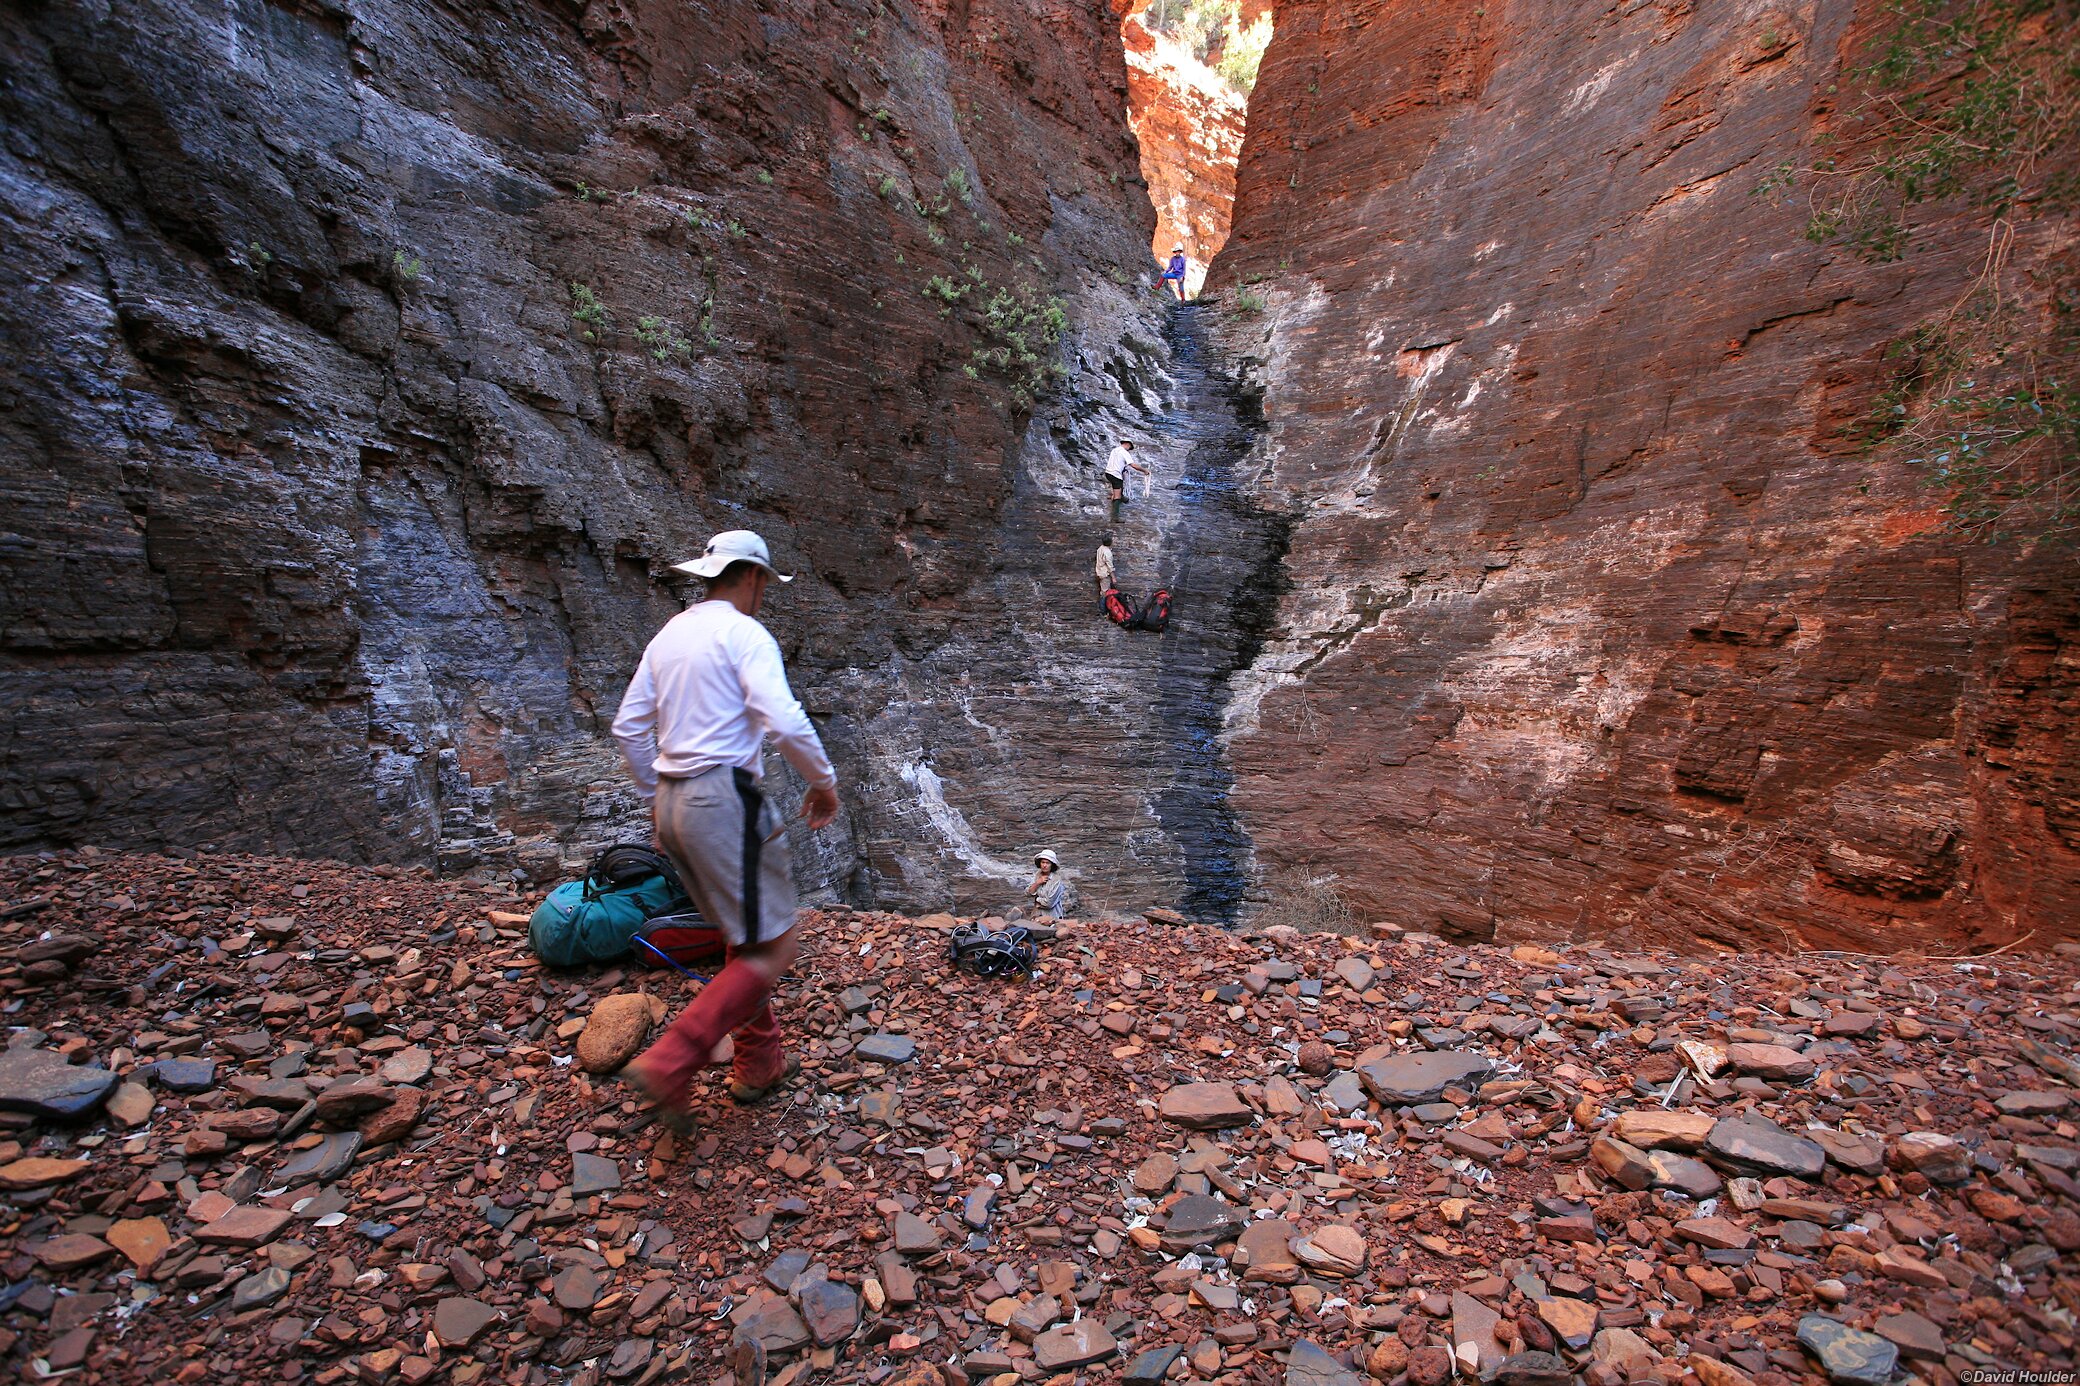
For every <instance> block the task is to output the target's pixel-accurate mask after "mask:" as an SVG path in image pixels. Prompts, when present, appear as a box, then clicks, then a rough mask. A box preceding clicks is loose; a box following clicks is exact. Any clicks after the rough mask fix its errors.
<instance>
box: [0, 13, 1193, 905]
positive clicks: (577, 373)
mask: <svg viewBox="0 0 2080 1386" xmlns="http://www.w3.org/2000/svg"><path fill="white" fill-rule="evenodd" d="M1116 24H1117V20H1116V17H1115V16H1114V15H1113V14H1111V13H1109V12H1105V11H1103V10H1102V9H1090V10H1085V9H1077V8H1069V9H1063V8H1059V7H1047V6H1037V5H1030V4H1025V3H1019V2H1018V0H983V2H982V3H976V4H964V5H960V6H944V5H937V4H921V5H914V6H913V5H910V4H895V5H886V4H880V5H865V4H860V5H849V6H840V7H839V8H838V9H836V10H831V9H829V8H828V7H825V8H823V9H817V10H814V11H813V12H812V11H811V10H810V9H809V8H806V7H801V6H792V5H787V4H781V5H777V6H772V7H767V8H765V9H762V10H761V9H754V8H751V7H744V6H735V7H725V8H724V9H721V10H701V9H698V8H694V9H689V8H687V7H685V6H681V5H667V4H661V3H640V2H639V3H621V4H606V3H599V4H591V5H569V6H567V5H546V4H540V5H536V4H522V5H519V6H516V7H509V8H507V9H502V10H499V11H496V12H493V11H477V10H466V11H456V10H453V9H451V8H449V7H442V6H435V5H429V4H422V3H416V0H399V2H398V3H384V4H359V3H357V4H351V5H337V6H335V5H311V6H280V5H272V4H265V3H259V0H236V3H233V4H231V5H228V6H224V7H219V8H217V9H215V10H212V11H209V12H208V13H206V14H205V13H203V12H200V11H197V10H195V9H193V8H192V7H189V6H183V5H171V4H145V5H137V6H126V7H121V8H119V9H117V10H115V11H102V10H97V9H95V8H94V7H89V6H84V5H66V4H59V5H50V6H43V7H38V8H35V9H33V10H24V11H14V12H10V13H9V14H8V15H7V16H6V17H5V18H4V19H0V25H4V26H5V45H4V47H5V51H6V52H7V53H8V55H9V58H8V80H7V82H6V84H5V87H4V92H0V101H4V102H5V107H4V119H5V124H6V127H7V129H8V131H9V137H8V140H7V141H6V144H5V146H4V148H0V160H4V161H5V177H6V185H7V188H8V190H9V191H8V194H7V198H6V205H5V209H4V222H0V228H4V229H0V237H4V244H5V246H6V255H5V256H4V260H0V330H4V332H5V333H6V340H7V345H8V358H9V363H10V365H9V368H8V406H9V407H8V409H7V410H6V411H5V418H4V420H0V475H4V478H5V485H6V489H7V493H8V495H9V498H10V506H9V513H8V515H7V517H6V519H5V521H4V522H0V527H4V529H5V531H6V536H5V537H6V542H5V544H4V545H0V565H4V569H5V574H6V580H5V583H4V584H0V593H4V595H0V718H4V728H5V735H4V737H0V747H4V749H0V758H4V759H0V850H19V849H23V848H37V847H46V846H51V845H57V844H63V843H67V842H76V841H83V842H95V843H101V844H108V845H135V846H195V845H198V844H212V843H213V844H216V845H220V846H226V847H250V848H266V849H270V850H276V851H293V852H301V853H311V854H325V855H338V856H344V857H348V858H354V859H378V860H409V861H429V860H437V861H439V862H440V863H441V864H442V865H443V866H445V867H448V868H450V869H463V868H468V867H472V866H487V865H501V866H502V865H510V864H514V863H517V864H519V865H520V866H521V867H523V868H531V869H533V870H534V871H536V872H538V873H541V874H548V873H552V872H555V871H557V870H561V869H566V868H567V866H568V864H569V862H570V861H571V860H572V859H574V858H576V857H579V856H581V855H582V854H583V852H584V851H585V849H587V848H588V847H590V846H592V845H594V844H596V843H598V842H600V841H604V840H611V839H615V838H618V837H624V836H632V835H638V834H640V833H641V831H642V824H641V809H640V805H639V804H638V803H637V802H636V801H635V799H634V798H633V797H632V795H631V794H630V792H629V791H628V789H627V788H626V786H625V785H624V784H623V782H622V779H621V776H620V772H619V766H618V761H617V757H616V755H615V753H614V750H613V748H612V746H611V744H610V742H609V741H608V740H607V739H606V737H605V735H604V733H605V728H606V724H607V722H608V721H609V720H610V718H611V716H612V714H613V711H614V708H615V705H616V703H617V701H618V699H619V696H620V693H621V689H622V687H623V685H624V684H625V682H626V679H627V676H628V674H629V672H630V671H631V669H632V668H633V666H634V662H635V659H636V657H637V655H638V653H639V651H640V650H641V648H642V645H643V643H644V642H645V640H647V639H648V637H649V635H650V633H651V632H652V631H653V630H654V629H655V628H656V626H657V625H658V624H659V623H661V622H662V621H663V620H664V619H666V618H667V617H668V616H669V615H670V614H671V613H672V612H673V611H674V610H676V609H677V607H678V604H679V600H680V597H681V589H680V588H679V587H677V586H676V585H675V584H674V583H673V582H672V581H671V580H670V579H669V578H668V575H667V565H668V564H670V563H671V562H673V561H675V560H677V559H680V558H683V557H685V556H686V555H687V554H688V553H689V552H690V551H692V550H693V549H694V548H695V547H696V546H697V545H698V543H699V542H700V541H701V540H702V539H703V538H704V537H705V536H706V535H707V534H708V533H710V532H712V531H714V530H717V529H721V528H728V527H736V526H747V525H748V526H751V527H755V528H757V529H759V530H761V531H762V532H764V533H765V534H766V535H767V536H768V537H769V538H770V539H772V540H773V541H774V543H775V546H776V548H777V551H778V554H779V556H780V559H781V561H782V563H783V565H784V566H786V567H789V568H792V569H799V570H801V572H802V573H803V575H804V576H803V580H802V581H800V582H797V583H796V584H794V585H793V586H792V587H790V588H788V589H786V591H785V593H784V595H783V596H782V597H781V598H779V599H778V600H776V601H775V603H774V605H773V607H772V608H771V610H770V613H769V615H770V620H771V623H772V625H773V626H774V628H775V630H776V632H777V633H778V634H779V636H780V638H781V641H782V644H783V646H784V647H785V648H786V651H787V654H788V657H789V660H790V664H791V666H792V668H793V670H794V672H795V677H796V683H797V687H798V691H800V692H801V693H802V695H803V698H804V701H805V702H806V703H807V705H808V706H809V708H810V710H811V712H812V714H813V715H815V716H816V717H817V719H818V720H819V722H820V723H821V724H822V725H823V727H824V728H825V731H826V734H827V737H828V739H829V740H830V742H831V743H832V746H833V750H834V752H835V754H836V756H837V759H838V762H839V765H840V769H841V773H842V775H843V777H844V779H845V782H846V786H847V798H846V802H847V813H846V817H845V818H844V819H843V820H841V823H840V825H839V827H838V828H837V829H834V830H832V831H829V832H826V833H824V834H821V835H819V836H817V837H816V838H813V839H811V838H808V837H806V836H805V837H804V838H803V839H802V840H801V841H800V842H798V844H797V859H798V861H801V862H802V863H803V874H804V878H805V879H804V883H805V885H807V886H808V887H810V888H811V889H812V891H814V892H818V893H821V894H825V895H831V894H837V895H843V896H845V897H846V898H850V899H854V900H862V901H864V900H874V899H880V900H886V901H892V902H906V903H910V904H913V905H917V906H922V907H933V908H936V907H938V906H940V905H943V904H946V903H949V902H951V900H952V899H953V897H954V896H956V895H958V894H961V893H962V892H966V893H967V894H970V895H974V896H976V897H978V898H977V901H976V902H977V903H1008V901H1009V900H1010V899H1011V898H1015V889H1013V888H1012V887H1011V881H1012V878H1014V877H1017V876H1018V875H1019V874H1020V873H1021V872H1022V871H1023V870H1024V863H1025V860H1026V857H1027V856H1028V855H1029V853H1030V852H1031V851H1032V850H1035V849H1037V847H1039V846H1041V845H1054V846H1056V847H1058V848H1059V849H1061V850H1062V851H1063V853H1064V855H1065V856H1066V857H1067V858H1068V859H1069V860H1070V862H1071V865H1072V870H1073V872H1074V873H1075V874H1076V875H1077V876H1078V877H1079V878H1083V884H1084V885H1085V894H1086V897H1087V899H1089V900H1091V901H1092V902H1093V903H1097V904H1102V903H1103V902H1105V901H1107V900H1109V899H1111V898H1112V894H1111V892H1112V891H1113V890H1114V889H1115V888H1117V889H1133V890H1140V891H1142V892H1144V893H1161V894H1163V895H1174V894H1175V893H1176V892H1177V891H1179V890H1181V889H1182V888H1183V868H1182V865H1181V863H1182V852H1181V849H1180V848H1179V847H1178V846H1177V845H1176V843H1174V842H1173V841H1172V840H1171V839H1170V838H1169V837H1168V836H1167V835H1166V831H1165V829H1164V826H1163V823H1162V821H1161V817H1160V814H1159V812H1158V808H1157V805H1156V802H1155V800H1156V796H1157V794H1158V792H1159V791H1162V790H1165V789H1167V788H1168V786H1169V783H1170V768H1169V767H1168V766H1167V765H1166V764H1164V763H1163V762H1162V760H1161V758H1160V757H1159V756H1147V755H1144V754H1143V743H1144V741H1145V740H1147V739H1148V738H1150V737H1153V736H1154V735H1155V733H1154V732H1153V731H1152V730H1151V729H1150V727H1149V722H1150V719H1149V717H1148V716H1147V715H1146V706H1147V702H1145V701H1143V700H1148V701H1153V700H1154V699H1155V698H1156V697H1157V695H1158V690H1159V688H1160V686H1161V678H1162V668H1161V661H1162V654H1161V650H1160V646H1159V645H1158V643H1157V642H1156V641H1154V640H1153V639H1152V638H1151V639H1141V640H1132V639H1129V638H1127V637H1125V636H1124V635H1123V634H1122V633H1121V632H1118V631H1116V630H1113V629H1112V628H1110V627H1109V626H1105V625H1103V624H1102V622H1100V621H1099V620H1098V619H1097V615H1096V612H1095V603H1094V593H1093V590H1092V587H1091V583H1090V579H1089V576H1088V574H1089V563H1090V555H1091V552H1092V550H1093V549H1094V547H1095V545H1096V542H1097V539H1098V537H1099V534H1100V533H1101V532H1103V529H1104V517H1103V514H1102V498H1101V496H1100V494H1099V489H1098V485H1097V471H1098V465H1099V460H1100V459H1101V458H1102V456H1103V454H1104V452H1105V451H1106V450H1107V449H1108V448H1109V447H1110V446H1111V443H1112V441H1113V440H1114V438H1116V437H1117V436H1120V435H1121V434H1122V433H1124V432H1128V431H1132V430H1140V432H1139V434H1138V435H1137V436H1141V437H1143V439H1144V441H1156V440H1157V439H1156V435H1155V434H1154V432H1153V430H1154V429H1155V427H1156V426H1157V425H1158V424H1160V423H1161V422H1162V420H1163V419H1164V418H1165V417H1167V405H1166V400H1165V392H1166V391H1167V390H1169V389H1171V388H1172V385H1173V382H1172V380H1171V377H1170V375H1169V374H1168V346H1167V344H1166V341H1165V339H1164V337H1163V335H1162V333H1161V330H1160V327H1159V323H1158V319H1157V317H1156V315H1155V310H1154V306H1153V300H1152V299H1151V298H1150V297H1149V296H1148V295H1147V292H1146V283H1147V280H1146V272H1145V266H1146V263H1147V262H1146V259H1145V250H1144V247H1145V246H1146V244H1147V240H1148V235H1149V219H1150V218H1149V209H1148V205H1147V201H1146V196H1145V192H1144V190H1143V188H1142V187H1141V186H1140V183H1139V179H1138V176H1137V173H1136V166H1135V156H1134V150H1133V146H1132V142H1131V140H1130V139H1129V137H1128V134H1127V129H1126V121H1125V84H1126V78H1125V72H1124V68H1123V65H1122V60H1121V55H1120V48H1119V41H1118V32H1117V27H1116ZM1055 308H1058V309H1059V310H1060V311H1061V313H1062V318H1061V319H1059V320H1057V323H1058V325H1059V330H1060V331H1061V333H1062V337H1061V341H1060V344H1059V345H1055V344H1054V332H1055V330H1056V328H1055V327H1053V326H1050V322H1049V311H1050V309H1055ZM1046 366H1052V367H1055V368H1057V369H1059V371H1060V372H1062V373H1063V375H1064V376H1065V377H1066V378H1065V379H1063V380H1051V379H1048V378H1045V376H1044V375H1043V367H1046ZM1151 452H1152V455H1153V456H1155V457H1156V458H1157V460H1158V464H1159V465H1160V466H1161V467H1163V468H1164V470H1165V473H1166V476H1175V475H1181V474H1182V472H1183V470H1184V466H1185V463H1184V460H1183V458H1182V457H1173V458H1165V457H1164V456H1163V450H1162V449H1161V448H1160V447H1157V448H1153V449H1152V450H1151ZM1168 494H1169V493H1168V492H1167V491H1165V492H1164V493H1163V494H1162V495H1159V497H1158V498H1157V500H1155V501H1154V502H1144V503H1142V504H1140V505H1137V506H1136V507H1134V509H1133V517H1132V518H1130V520H1129V521H1128V522H1127V523H1126V524H1125V525H1123V526H1122V539H1121V543H1120V550H1121V555H1122V560H1123V569H1124V570H1125V572H1126V573H1127V574H1129V575H1130V577H1131V578H1132V580H1133V581H1135V582H1136V583H1137V584H1138V585H1139V586H1140V587H1141V589H1142V590H1143V591H1145V590H1146V587H1147V585H1148V579H1149V578H1150V577H1151V575H1152V571H1153V569H1154V567H1155V560H1156V558H1157V556H1158V555H1159V554H1161V552H1162V551H1163V545H1164V543H1165V539H1164V535H1165V534H1166V533H1168V529H1169V527H1170V526H1171V525H1173V524H1174V523H1175V522H1176V521H1177V519H1178V517H1179V516H1180V515H1182V514H1184V513H1185V512H1184V511H1183V509H1182V508H1181V507H1180V506H1179V505H1178V504H1176V503H1175V501H1174V499H1166V498H1165V497H1167V496H1168ZM1200 619H1204V620H1213V621H1221V620H1225V619H1226V617H1225V616H1224V615H1223V614H1221V612H1219V611H1216V610H1212V609H1209V610H1208V611H1205V612H1202V613H1201V616H1200ZM1224 672H1225V671H1223V674H1224ZM1122 690H1133V691H1134V692H1133V697H1132V698H1131V699H1127V700H1123V699H1122V696H1121V692H1122ZM1094 860H1095V861H1098V862H1102V863H1103V868H1104V869H1103V870H1102V871H1097V872H1091V871H1088V870H1087V868H1088V866H1089V864H1090V863H1091V862H1093V861H1094Z"/></svg>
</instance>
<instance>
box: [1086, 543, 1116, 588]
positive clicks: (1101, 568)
mask: <svg viewBox="0 0 2080 1386" xmlns="http://www.w3.org/2000/svg"><path fill="white" fill-rule="evenodd" d="M1091 571H1092V572H1093V573H1095V574H1096V575H1097V579H1098V595H1099V596H1101V597H1102V596H1104V595H1105V589H1106V588H1108V587H1110V586H1112V536H1111V535H1109V534H1108V535H1106V536H1105V537H1104V538H1103V539H1100V540H1099V541H1098V553H1097V556H1096V557H1095V558H1093V559H1092V560H1091Z"/></svg>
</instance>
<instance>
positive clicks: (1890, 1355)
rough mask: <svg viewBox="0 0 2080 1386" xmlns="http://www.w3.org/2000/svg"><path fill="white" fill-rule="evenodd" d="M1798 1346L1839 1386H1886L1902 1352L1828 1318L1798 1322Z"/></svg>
mask: <svg viewBox="0 0 2080 1386" xmlns="http://www.w3.org/2000/svg"><path fill="white" fill-rule="evenodd" d="M1798 1345H1799V1346H1800V1347H1802V1348H1804V1349H1805V1350H1806V1351H1807V1352H1809V1353H1811V1354H1812V1356H1813V1358H1814V1360H1815V1361H1817V1362H1819V1364H1820V1370H1821V1371H1824V1372H1826V1373H1827V1379H1828V1380H1830V1381H1832V1382H1834V1383H1835V1386H1884V1383H1886V1382H1888V1381H1890V1380H1891V1379H1892V1375H1893V1373H1894V1372H1895V1371H1896V1370H1898V1368H1899V1349H1898V1348H1897V1347H1895V1346H1894V1345H1893V1344H1891V1343H1888V1342H1886V1341H1885V1340H1884V1339H1883V1338H1880V1337H1879V1336H1878V1335H1877V1334H1875V1333H1865V1332H1864V1331H1863V1330H1862V1329H1858V1328H1851V1327H1849V1325H1847V1324H1845V1323H1842V1322H1840V1321H1838V1320H1835V1319H1830V1318H1828V1317H1827V1316H1826V1315H1825V1314H1808V1315H1806V1316H1805V1317H1804V1318H1802V1319H1800V1320H1799V1321H1798Z"/></svg>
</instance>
